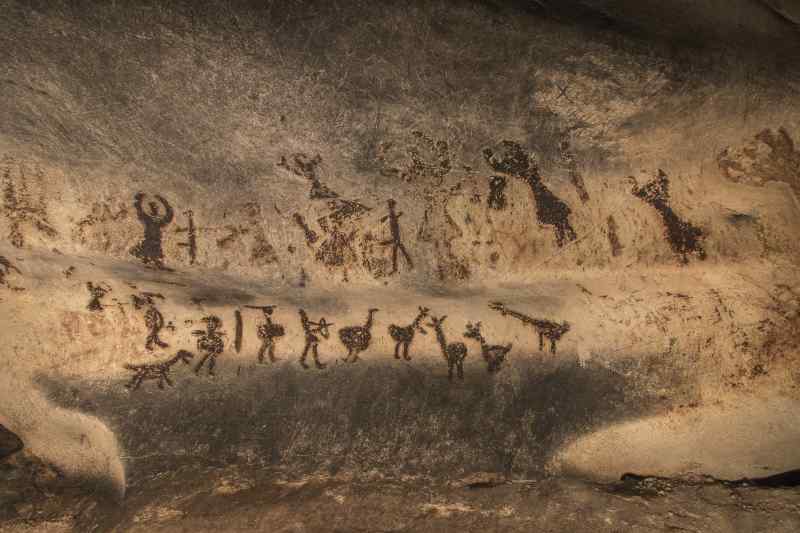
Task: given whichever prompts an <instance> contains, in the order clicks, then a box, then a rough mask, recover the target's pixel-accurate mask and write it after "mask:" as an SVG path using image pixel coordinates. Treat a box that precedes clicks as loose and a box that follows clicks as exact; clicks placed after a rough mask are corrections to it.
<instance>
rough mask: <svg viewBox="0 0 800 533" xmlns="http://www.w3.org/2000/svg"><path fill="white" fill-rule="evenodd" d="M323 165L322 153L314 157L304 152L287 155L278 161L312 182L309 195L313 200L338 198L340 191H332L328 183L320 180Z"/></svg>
mask: <svg viewBox="0 0 800 533" xmlns="http://www.w3.org/2000/svg"><path fill="white" fill-rule="evenodd" d="M321 165H322V156H321V155H319V154H317V155H316V156H314V157H309V156H308V155H306V154H304V153H302V152H299V153H295V154H292V155H290V156H289V157H288V158H287V157H286V156H281V160H280V162H279V163H278V166H280V167H283V168H285V169H287V170H289V171H290V172H292V173H293V174H295V175H296V176H300V177H302V178H305V179H307V180H309V181H310V182H311V190H310V191H309V192H308V197H309V198H310V199H311V200H326V199H330V198H338V197H339V194H338V193H336V192H334V191H332V190H331V189H329V188H328V186H327V185H325V184H324V183H322V182H321V181H320V178H319V171H320V166H321Z"/></svg>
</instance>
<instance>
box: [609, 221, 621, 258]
mask: <svg viewBox="0 0 800 533" xmlns="http://www.w3.org/2000/svg"><path fill="white" fill-rule="evenodd" d="M606 232H607V234H608V244H609V246H611V255H613V256H614V257H618V256H619V255H620V254H621V253H622V243H621V242H620V241H619V228H618V227H617V221H616V220H614V215H608V218H607V219H606Z"/></svg>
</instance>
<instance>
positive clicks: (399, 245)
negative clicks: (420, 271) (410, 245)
mask: <svg viewBox="0 0 800 533" xmlns="http://www.w3.org/2000/svg"><path fill="white" fill-rule="evenodd" d="M387 204H388V206H389V214H388V215H386V216H385V217H383V218H382V219H381V222H386V221H388V222H389V232H390V234H391V238H390V239H389V240H386V241H383V242H381V244H382V245H384V246H389V245H391V247H392V271H391V272H389V274H390V275H391V274H394V273H396V272H397V254H398V252H399V253H402V254H403V258H404V259H405V260H406V262H407V263H408V267H409V268H411V269H413V268H414V262H413V261H412V260H411V256H410V255H408V251H407V250H406V247H405V246H404V245H403V241H402V238H401V237H400V217H401V216H403V213H402V212H400V213H398V212H397V211H395V207H396V206H397V203H396V202H395V201H394V200H393V199H392V198H390V199H389V200H388V202H387Z"/></svg>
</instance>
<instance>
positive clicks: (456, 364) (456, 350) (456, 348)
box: [428, 315, 467, 381]
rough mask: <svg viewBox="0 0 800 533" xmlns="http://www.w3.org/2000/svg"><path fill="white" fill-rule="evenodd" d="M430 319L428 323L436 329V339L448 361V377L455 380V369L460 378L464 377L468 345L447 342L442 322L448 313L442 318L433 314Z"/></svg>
mask: <svg viewBox="0 0 800 533" xmlns="http://www.w3.org/2000/svg"><path fill="white" fill-rule="evenodd" d="M430 319H431V321H430V323H428V325H429V326H430V327H432V328H433V329H434V331H436V340H437V341H438V342H439V347H440V348H441V349H442V356H443V357H444V360H445V361H446V362H447V379H449V380H450V381H453V371H454V370H455V371H456V373H457V375H458V379H464V359H466V357H467V347H466V346H465V345H464V343H463V342H451V343H450V344H448V343H447V339H445V336H444V331H443V330H442V324H443V323H444V321H445V319H447V315H445V316H443V317H441V318H437V317H435V316H433V315H431V317H430Z"/></svg>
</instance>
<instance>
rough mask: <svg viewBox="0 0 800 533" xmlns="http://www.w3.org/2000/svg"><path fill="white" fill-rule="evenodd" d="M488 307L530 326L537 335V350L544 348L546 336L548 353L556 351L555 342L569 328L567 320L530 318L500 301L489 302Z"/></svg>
mask: <svg viewBox="0 0 800 533" xmlns="http://www.w3.org/2000/svg"><path fill="white" fill-rule="evenodd" d="M489 309H492V310H494V311H500V314H501V315H503V316H512V317H514V318H516V319H517V320H519V321H521V322H522V323H523V324H527V325H529V326H532V327H533V329H534V330H535V331H536V333H538V335H539V351H542V350H544V339H545V338H547V339H548V340H549V341H550V353H556V343H557V342H558V341H559V340H561V337H563V336H564V335H565V334H566V333H567V332H568V331H569V330H570V324H569V322H566V321H564V322H562V323H560V324H559V323H558V322H553V321H551V320H544V319H541V318H532V317H529V316H528V315H526V314H523V313H520V312H519V311H512V310H511V309H508V308H507V307H506V306H505V305H504V304H503V303H501V302H492V303H490V304H489Z"/></svg>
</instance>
